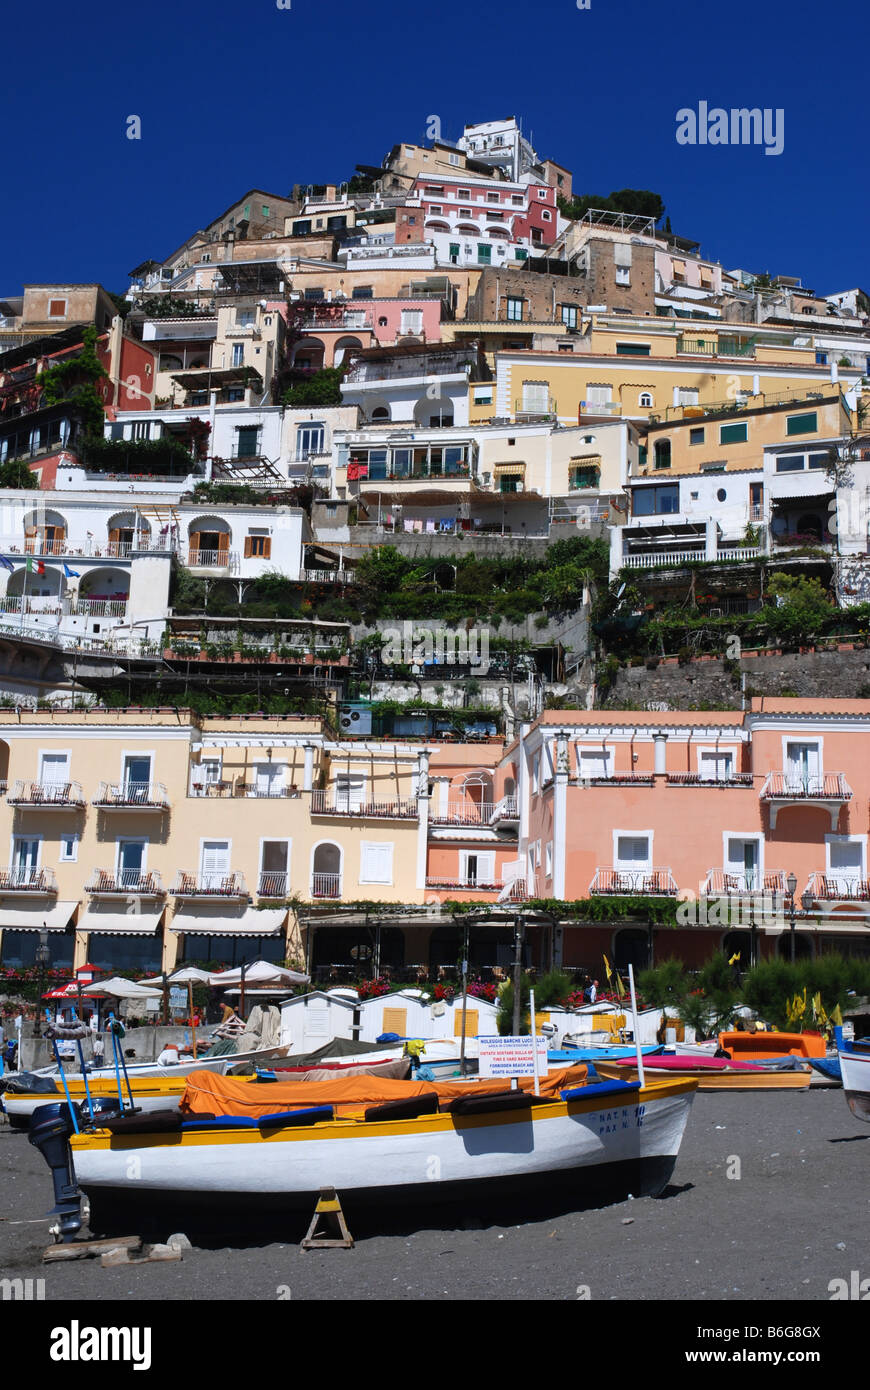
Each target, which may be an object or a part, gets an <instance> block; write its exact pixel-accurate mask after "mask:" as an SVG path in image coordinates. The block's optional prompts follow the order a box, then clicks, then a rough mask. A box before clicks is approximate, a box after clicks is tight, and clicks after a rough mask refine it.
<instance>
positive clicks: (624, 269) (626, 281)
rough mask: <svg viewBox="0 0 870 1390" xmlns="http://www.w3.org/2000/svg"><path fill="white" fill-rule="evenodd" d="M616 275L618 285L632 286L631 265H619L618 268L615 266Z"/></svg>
mask: <svg viewBox="0 0 870 1390" xmlns="http://www.w3.org/2000/svg"><path fill="white" fill-rule="evenodd" d="M614 275H615V282H616V284H617V285H630V284H631V266H630V265H617V266H614Z"/></svg>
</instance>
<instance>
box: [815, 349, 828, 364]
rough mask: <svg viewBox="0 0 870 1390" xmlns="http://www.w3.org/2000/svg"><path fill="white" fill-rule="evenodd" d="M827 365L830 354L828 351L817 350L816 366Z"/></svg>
mask: <svg viewBox="0 0 870 1390" xmlns="http://www.w3.org/2000/svg"><path fill="white" fill-rule="evenodd" d="M827 365H828V354H827V353H826V352H819V351H816V366H817V367H826V366H827Z"/></svg>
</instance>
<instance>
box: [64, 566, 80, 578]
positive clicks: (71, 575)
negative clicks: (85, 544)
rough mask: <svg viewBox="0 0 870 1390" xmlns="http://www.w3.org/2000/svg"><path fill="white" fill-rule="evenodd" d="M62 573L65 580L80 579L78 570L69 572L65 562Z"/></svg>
mask: <svg viewBox="0 0 870 1390" xmlns="http://www.w3.org/2000/svg"><path fill="white" fill-rule="evenodd" d="M63 572H64V575H65V576H66V578H67V579H81V575H80V574H79V572H78V570H71V569H70V567H69V565H68V564H67V563H66V562H64V566H63Z"/></svg>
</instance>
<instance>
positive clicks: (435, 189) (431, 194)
mask: <svg viewBox="0 0 870 1390" xmlns="http://www.w3.org/2000/svg"><path fill="white" fill-rule="evenodd" d="M425 193H426V196H427V198H443V197H444V185H443V184H434V183H433V184H432V185H431V186H430V187H428V188H426V189H425Z"/></svg>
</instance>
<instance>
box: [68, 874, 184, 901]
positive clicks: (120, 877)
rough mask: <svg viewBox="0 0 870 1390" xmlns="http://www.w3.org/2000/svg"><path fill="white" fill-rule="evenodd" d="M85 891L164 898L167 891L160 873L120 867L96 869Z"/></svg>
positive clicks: (114, 896)
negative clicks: (113, 870) (114, 869)
mask: <svg viewBox="0 0 870 1390" xmlns="http://www.w3.org/2000/svg"><path fill="white" fill-rule="evenodd" d="M85 892H86V893H91V894H92V895H93V896H94V897H100V896H103V897H108V898H122V897H127V896H128V894H129V895H133V896H136V897H140V898H162V897H163V895H164V892H165V889H164V887H163V883H162V881H161V878H160V875H159V874H156V873H143V872H142V870H141V869H119V870H118V871H117V873H112V872H111V870H109V869H94V872H93V873H92V874H91V876H90V878H89V879H88V881H87V883H86V884H85Z"/></svg>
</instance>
